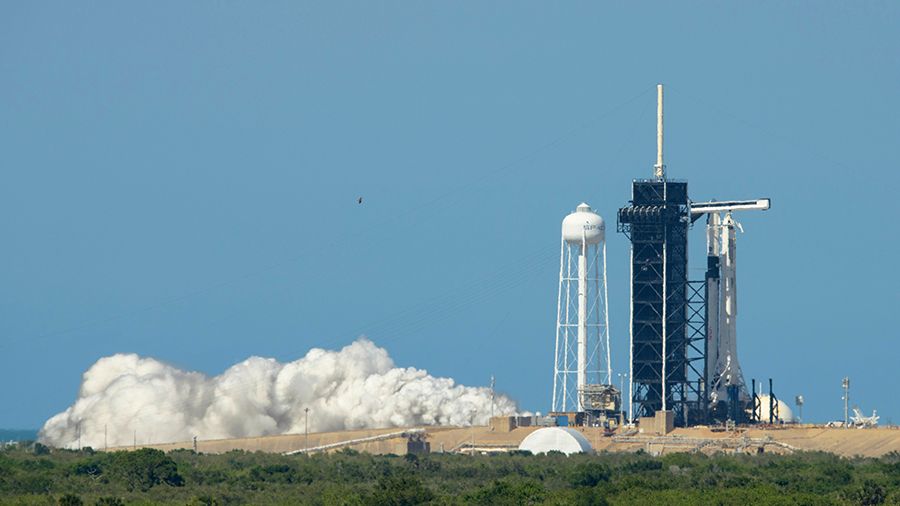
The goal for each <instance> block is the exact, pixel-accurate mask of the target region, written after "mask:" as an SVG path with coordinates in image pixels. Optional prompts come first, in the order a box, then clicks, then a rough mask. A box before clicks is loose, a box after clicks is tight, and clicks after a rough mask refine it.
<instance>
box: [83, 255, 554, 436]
mask: <svg viewBox="0 0 900 506" xmlns="http://www.w3.org/2000/svg"><path fill="white" fill-rule="evenodd" d="M555 251H556V247H555V246H553V247H545V248H541V249H540V250H538V251H537V252H535V253H532V254H530V255H528V256H526V257H524V258H522V259H521V260H519V261H517V262H515V263H513V264H511V265H509V266H508V267H506V268H505V269H501V270H499V271H497V272H493V273H490V274H488V275H486V276H482V277H480V278H477V279H475V280H472V281H470V282H468V283H466V284H465V285H463V286H461V287H459V288H456V289H453V290H449V291H447V292H445V293H443V294H441V295H438V296H436V297H433V298H431V299H429V300H427V301H424V302H423V303H420V304H418V305H415V306H412V307H410V308H407V309H404V310H402V311H399V312H397V313H395V314H394V315H392V316H390V317H387V318H384V319H382V320H379V321H378V323H380V327H379V330H378V331H376V333H378V334H379V335H383V336H385V337H384V339H382V340H378V341H376V340H375V339H371V337H370V334H369V333H367V334H366V335H367V337H370V340H372V341H373V342H374V343H375V344H376V345H379V346H380V345H381V344H383V343H385V342H392V341H396V340H398V339H401V338H402V337H403V336H393V337H387V336H390V335H392V334H391V333H392V331H391V328H394V329H400V330H397V332H403V334H404V335H408V334H410V333H412V332H415V331H416V330H420V329H421V328H424V327H427V326H429V325H432V324H433V323H436V322H437V321H440V320H443V319H446V318H448V317H450V316H452V315H453V314H456V313H459V312H460V311H464V310H465V309H466V308H467V307H470V306H471V305H473V304H478V303H480V302H483V301H484V300H487V299H489V298H491V297H494V296H496V295H498V294H499V293H503V292H505V291H508V290H510V289H512V288H515V287H517V286H521V285H522V284H525V283H528V287H529V288H530V287H531V286H532V285H533V284H534V282H535V280H536V279H537V278H538V277H539V276H540V274H542V273H543V272H545V271H546V270H547V268H549V267H550V266H552V265H555V257H554V256H553V254H552V253H555ZM527 290H528V289H527V288H526V290H525V291H523V292H522V294H521V295H520V296H519V298H518V300H517V301H516V303H515V304H514V305H513V308H511V309H510V310H509V311H508V312H507V313H506V316H504V318H503V319H502V320H501V321H500V323H499V324H498V326H497V327H496V328H495V329H494V331H493V332H492V333H491V334H490V335H489V336H488V338H486V339H485V342H486V341H487V339H489V338H490V337H491V336H492V335H493V334H494V333H495V332H496V330H497V329H499V327H500V325H502V323H503V321H505V319H506V318H508V316H509V315H510V314H511V313H512V310H513V309H515V307H516V306H517V305H518V303H519V301H521V299H522V298H523V296H524V294H525V292H527ZM405 321H406V322H408V321H412V322H413V323H412V325H407V324H404V323H400V324H399V325H398V322H405ZM360 328H361V329H369V328H375V326H364V327H360ZM367 332H368V331H367ZM355 337H358V336H354V338H355ZM337 339H343V337H339V338H336V339H335V338H333V339H330V340H329V341H335V340H337ZM482 346H483V343H482ZM479 349H480V347H479ZM308 352H309V350H305V351H304V352H302V353H299V354H296V353H295V354H292V355H297V357H296V358H295V359H294V360H296V359H298V358H301V357H302V356H305V354H306V353H308ZM294 360H285V359H284V357H283V356H282V357H279V362H280V363H281V364H287V363H290V362H293V361H294ZM181 372H183V373H185V375H190V374H192V373H191V372H190V371H181ZM194 374H196V373H194ZM205 378H206V379H207V380H211V379H212V378H209V377H205ZM261 381H265V382H266V384H265V387H266V388H267V389H268V390H271V388H272V387H273V386H274V382H272V381H271V378H262V377H252V378H251V377H238V378H231V379H230V381H229V384H228V387H227V392H228V394H229V395H231V396H236V397H239V396H245V395H246V394H248V393H250V392H252V391H253V390H255V389H257V388H259V387H260V382H261ZM215 386H216V387H218V388H220V389H225V388H226V387H225V386H224V385H215ZM173 397H176V398H177V397H179V396H178V395H174V396H173ZM188 401H189V399H181V400H180V401H179V402H178V403H177V404H176V405H174V406H171V408H172V410H173V412H175V413H190V412H192V411H194V410H193V409H192V408H193V406H189V405H187V403H188ZM104 414H105V415H106V416H102V415H104ZM94 415H95V416H96V415H100V416H97V418H98V420H96V421H92V420H82V421H80V422H79V423H80V424H81V427H82V431H83V430H84V429H85V428H86V427H93V428H94V429H95V430H99V429H100V428H105V426H113V427H115V428H116V429H115V430H118V427H119V426H121V425H123V424H124V423H125V422H128V421H133V419H134V418H135V415H134V414H132V413H112V412H107V413H99V414H98V413H94ZM196 415H200V416H197V418H198V419H199V418H203V416H202V414H195V416H196ZM132 430H137V431H138V432H140V430H138V429H135V428H134V426H133V425H129V426H128V430H127V431H126V432H127V433H128V434H130V433H131V432H130V431H132ZM167 442H172V441H167ZM148 444H149V443H148Z"/></svg>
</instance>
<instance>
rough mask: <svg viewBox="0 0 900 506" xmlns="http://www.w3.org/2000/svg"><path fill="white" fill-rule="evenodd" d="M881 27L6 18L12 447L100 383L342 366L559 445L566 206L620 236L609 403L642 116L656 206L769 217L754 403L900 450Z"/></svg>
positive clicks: (891, 18) (892, 190)
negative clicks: (85, 376) (379, 354)
mask: <svg viewBox="0 0 900 506" xmlns="http://www.w3.org/2000/svg"><path fill="white" fill-rule="evenodd" d="M898 22H900V5H898V4H896V3H892V2H868V3H863V4H851V3H835V2H817V3H815V4H810V3H800V2H793V3H791V2H789V3H784V2H771V3H767V2H754V3H752V4H749V3H747V4H718V3H697V2H694V3H677V4H671V3H571V2H553V3H532V2H514V3H513V2H494V3H489V4H483V3H476V2H452V3H451V2H445V3H435V2H409V3H398V2H385V3H378V4H368V3H345V2H285V3H276V2H268V3H265V4H257V3H202V2H196V3H187V4H186V3H183V2H174V3H167V2H154V3H152V4H150V3H138V2H86V3H77V4H73V3H66V2H59V3H54V2H45V3H33V2H24V3H7V4H6V5H4V7H3V15H2V16H0V75H2V76H3V78H2V79H0V132H2V135H0V232H2V234H0V237H2V246H0V266H2V267H0V353H2V356H3V363H4V366H3V367H2V368H0V384H2V389H3V392H4V394H3V395H4V397H5V399H4V402H3V407H2V408H0V427H15V428H37V427H40V426H41V425H42V424H43V423H44V421H46V420H47V419H48V418H49V417H51V416H52V415H54V414H56V413H58V412H60V411H63V410H64V409H65V408H67V407H68V406H69V405H70V404H71V403H72V402H74V400H75V398H76V395H77V389H78V385H79V381H80V378H81V374H82V373H83V372H84V371H85V370H87V368H88V367H89V366H90V365H91V364H93V363H94V362H95V361H96V360H97V359H99V358H100V357H104V356H108V355H111V354H114V353H117V352H135V353H138V354H140V355H142V356H150V357H155V358H158V359H161V360H165V361H167V362H170V363H172V364H175V365H178V366H179V367H183V368H186V369H190V370H197V371H201V372H204V373H206V374H210V375H216V374H219V373H221V372H223V371H224V370H225V369H227V368H228V367H230V366H232V365H233V364H235V363H236V362H239V361H242V360H244V359H245V358H247V357H249V356H251V355H259V356H264V357H275V358H277V359H279V360H282V361H289V360H295V359H297V358H299V357H301V356H303V355H304V354H305V353H306V352H307V351H308V350H309V349H310V348H312V347H326V348H330V349H336V348H340V347H341V346H344V345H346V344H349V343H350V342H352V341H353V340H354V339H355V338H356V337H357V336H358V335H360V334H366V335H367V336H369V337H370V338H371V339H372V340H373V341H374V342H375V343H376V344H377V345H379V346H382V347H385V348H386V349H387V350H388V352H389V353H390V355H391V356H392V357H393V358H394V360H395V361H396V363H397V365H400V366H403V367H409V366H413V367H416V368H420V369H426V370H428V372H429V373H430V374H433V375H436V376H444V377H453V378H454V379H456V380H457V381H458V382H459V383H462V384H465V385H473V386H477V385H487V384H488V383H489V381H490V377H491V376H492V375H493V376H495V377H496V378H497V387H498V389H500V390H504V391H506V392H508V393H509V394H510V395H512V396H513V397H515V398H516V399H518V400H519V401H520V402H521V406H522V408H523V409H528V410H532V411H542V412H546V411H548V410H549V407H550V401H551V395H552V377H553V353H554V350H553V346H554V344H553V343H554V332H555V318H556V314H555V312H556V297H557V289H558V262H559V259H558V251H559V233H560V223H561V221H562V219H563V218H564V217H565V216H566V214H568V213H569V212H571V211H572V210H574V208H575V206H577V205H578V204H579V203H580V202H582V201H587V202H588V203H589V204H590V205H592V206H593V207H594V208H596V209H598V211H599V213H600V214H601V215H602V216H603V217H604V218H605V219H606V220H607V223H608V224H610V233H609V234H608V266H609V270H610V272H609V294H610V326H611V329H610V330H611V332H610V333H611V348H612V354H613V368H614V374H615V373H617V372H623V371H625V370H626V369H627V357H628V348H627V342H628V252H629V243H628V241H627V239H626V237H625V236H623V235H622V234H615V233H613V230H614V226H613V225H614V223H615V212H616V210H617V209H618V208H619V207H622V206H624V205H626V204H627V202H628V200H629V198H630V184H631V180H632V179H633V178H644V177H650V176H651V174H652V166H653V164H654V163H655V160H656V119H655V117H654V116H655V100H656V95H655V86H656V84H657V83H664V84H665V85H666V104H665V118H666V123H665V124H666V137H665V141H666V149H665V161H666V165H667V167H668V173H669V176H670V177H673V178H682V179H687V180H688V181H689V184H690V195H691V197H692V198H693V200H695V201H708V200H711V199H713V198H715V199H718V200H732V199H755V198H761V197H769V198H771V199H772V209H771V210H769V211H766V212H745V213H742V214H740V215H739V216H737V219H738V221H740V222H741V223H742V225H743V227H744V230H745V233H744V234H742V235H741V236H740V237H739V238H738V250H739V256H738V259H739V260H738V286H739V294H740V296H739V308H740V314H739V317H738V348H739V351H738V352H739V357H740V363H741V365H742V368H743V372H744V376H745V377H746V378H747V380H748V381H749V379H750V378H757V379H767V378H770V377H771V378H774V380H775V390H776V394H777V395H778V396H779V397H780V398H781V399H784V400H786V401H788V403H789V405H791V406H793V399H794V396H796V395H803V396H804V399H805V401H806V403H805V405H804V409H803V417H804V420H805V421H811V422H825V421H828V420H833V419H840V418H842V417H843V401H842V400H841V396H842V390H841V378H843V377H845V376H849V377H850V378H851V405H854V404H857V405H859V407H860V408H861V409H863V410H864V411H866V412H871V410H872V409H877V410H878V413H879V414H880V415H881V416H882V418H881V422H882V423H885V422H887V420H888V418H891V417H893V420H894V421H900V405H898V402H897V400H896V399H898V398H900V382H898V381H897V380H896V378H895V375H894V374H893V373H892V372H893V371H894V369H895V368H896V367H895V364H896V357H897V356H898V354H900V339H898V337H900V335H898V326H897V324H896V319H895V318H894V316H895V315H896V314H897V303H898V302H900V298H898V295H897V286H898V285H900V274H898V269H897V268H896V267H895V266H894V265H895V264H896V258H895V257H896V256H897V251H898V250H900V230H898V224H897V220H896V219H895V215H896V208H897V204H898V202H900V182H897V178H896V176H895V173H896V169H895V167H894V165H895V162H891V160H892V159H893V158H894V157H895V156H896V148H897V144H898V141H897V139H898V138H900V126H898V125H900V123H898V121H897V115H898V112H900V99H898V94H897V92H896V89H897V82H900V75H898V74H900V61H898V58H900V56H898V52H897V48H898V47H900V46H898V43H900V35H898V31H897V30H896V27H897V25H898V24H900V23H898ZM359 197H362V198H363V202H362V204H358V203H357V199H358V198H359ZM690 240H691V257H692V260H691V267H693V268H695V270H692V273H693V277H695V278H696V279H700V278H701V277H702V275H703V271H702V270H700V269H701V268H702V267H703V265H704V259H703V255H704V235H703V229H702V225H701V224H700V223H698V226H697V227H695V229H694V230H693V231H692V232H691V236H690ZM454 294H455V295H454ZM428 304H434V306H428Z"/></svg>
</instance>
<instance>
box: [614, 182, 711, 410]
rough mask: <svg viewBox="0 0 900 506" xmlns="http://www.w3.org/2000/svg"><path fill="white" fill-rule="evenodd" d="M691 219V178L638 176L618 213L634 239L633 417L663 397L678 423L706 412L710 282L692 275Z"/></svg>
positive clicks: (620, 228)
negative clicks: (689, 265)
mask: <svg viewBox="0 0 900 506" xmlns="http://www.w3.org/2000/svg"><path fill="white" fill-rule="evenodd" d="M690 224H691V223H690V201H689V199H688V186H687V182H686V181H675V180H662V181H656V180H635V181H634V183H633V185H632V194H631V204H630V205H629V206H627V207H623V208H621V209H619V213H618V216H617V231H618V232H622V233H624V234H626V235H627V236H628V238H629V239H630V240H631V290H632V292H631V293H632V295H631V304H632V309H631V343H632V344H631V353H632V359H631V360H632V362H631V371H632V377H631V381H632V385H633V389H634V393H633V397H632V399H631V400H632V403H633V404H634V406H635V409H634V413H633V416H635V417H643V416H654V414H655V412H656V411H658V410H661V409H663V399H664V398H665V409H666V410H671V411H673V412H674V416H675V425H676V426H680V427H685V426H690V425H695V424H699V423H705V421H706V416H705V414H706V412H707V406H706V402H705V399H706V395H705V392H704V391H705V388H704V385H705V384H706V380H705V378H706V371H705V368H706V360H705V357H706V346H707V339H706V334H707V329H706V283H705V282H704V281H696V282H689V281H688V249H687V245H688V240H687V234H688V229H689V227H690ZM663 364H665V381H663ZM664 396H665V397H664Z"/></svg>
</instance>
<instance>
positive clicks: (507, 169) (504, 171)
mask: <svg viewBox="0 0 900 506" xmlns="http://www.w3.org/2000/svg"><path fill="white" fill-rule="evenodd" d="M653 89H655V86H653V87H650V88H647V89H646V90H644V91H642V92H641V93H639V94H638V95H636V96H634V97H632V98H631V99H629V100H627V101H626V102H624V103H622V104H619V105H618V106H616V107H613V108H612V109H609V110H607V111H606V112H604V113H602V114H600V115H599V116H597V117H595V118H594V119H592V120H590V121H588V122H587V123H584V124H583V125H581V126H579V127H577V128H575V129H574V130H572V131H570V132H568V133H566V134H564V135H562V136H560V137H558V138H556V139H554V140H553V141H551V142H549V143H547V144H545V145H544V146H542V147H540V148H538V149H536V150H535V151H532V152H531V153H529V154H527V155H525V156H522V157H520V158H518V159H516V160H513V161H512V162H509V163H508V164H506V165H503V166H501V167H500V168H498V169H496V170H494V171H492V172H489V173H487V174H485V175H483V176H481V177H479V178H476V179H474V180H472V181H470V182H468V183H466V184H464V185H462V186H459V187H457V188H455V189H453V190H451V191H449V192H446V193H444V194H443V195H440V196H439V197H437V198H434V199H432V200H430V201H428V202H425V203H424V204H421V205H419V206H416V207H413V208H411V209H409V210H408V211H405V212H402V213H400V214H398V215H396V216H394V217H392V218H389V219H387V220H384V221H382V222H379V223H377V224H375V225H372V226H371V227H369V228H366V229H363V230H361V231H358V232H356V233H353V234H348V235H345V236H343V237H341V238H340V239H337V240H334V241H332V242H330V243H328V244H326V245H323V246H321V247H319V248H315V249H312V250H310V251H306V252H304V253H301V254H299V255H296V256H294V257H291V258H289V259H287V260H284V261H282V262H278V263H275V264H272V265H269V266H267V267H263V268H261V269H258V270H255V271H252V272H250V273H247V274H244V275H242V276H238V277H234V278H231V279H228V280H226V281H223V282H221V283H218V284H215V285H212V286H209V287H206V288H203V289H200V290H196V291H193V292H190V293H187V294H184V295H181V296H178V297H174V298H171V299H168V300H165V301H163V302H160V303H157V304H151V305H148V306H144V307H142V308H139V309H135V310H133V311H128V312H125V313H122V314H119V315H115V316H111V317H109V318H102V319H98V320H94V321H91V322H88V323H84V324H81V325H75V326H72V327H68V328H65V329H62V330H57V331H54V332H48V333H44V334H39V335H36V336H32V337H27V338H23V339H19V340H16V341H11V342H8V343H4V344H0V349H3V348H7V347H10V346H15V345H19V344H24V343H28V342H31V341H36V340H40V339H47V338H51V337H56V336H60V335H64V334H68V333H71V332H75V331H78V330H84V329H87V328H91V327H95V326H98V325H103V324H105V323H110V322H114V321H117V320H121V319H124V318H128V317H131V316H135V315H138V314H142V313H146V312H148V311H152V310H154V309H159V308H162V307H165V306H168V305H170V304H174V303H176V302H180V301H183V300H186V299H191V298H193V297H196V296H199V295H202V294H205V293H208V292H211V291H214V290H218V289H220V288H223V287H225V286H228V285H231V284H233V283H236V282H239V281H243V280H245V279H248V278H252V277H255V276H258V275H260V274H263V273H265V272H268V271H271V270H273V269H277V268H279V267H283V266H285V265H288V264H290V263H293V262H296V261H297V260H300V259H302V258H306V257H308V256H310V255H313V254H315V253H320V252H322V251H326V250H328V249H331V248H333V247H335V246H338V245H340V244H342V243H345V242H347V241H350V240H351V239H355V238H357V237H359V236H361V235H364V234H366V233H368V232H371V231H373V230H376V229H378V228H381V227H383V226H385V225H387V224H389V223H392V222H395V221H397V220H399V219H401V218H403V217H405V216H408V215H411V214H413V213H416V212H417V211H420V210H421V209H424V208H427V207H429V206H432V205H434V204H435V203H437V202H440V201H442V200H445V199H447V198H449V197H451V196H453V195H456V194H458V193H459V192H462V191H463V190H466V189H468V188H470V187H472V186H475V185H477V184H479V183H481V182H482V181H485V180H487V181H488V183H487V184H486V185H485V186H488V185H490V184H493V183H495V182H496V181H499V180H500V179H502V178H504V177H505V176H507V175H508V174H509V173H511V172H514V171H515V170H517V169H519V168H521V167H524V166H526V165H528V164H529V163H531V162H532V161H534V160H536V159H538V158H540V157H541V156H543V155H545V154H546V153H548V152H550V151H552V150H554V149H556V148H558V147H559V146H560V145H562V144H564V143H566V142H567V141H569V140H570V139H572V138H573V137H575V136H577V135H578V134H580V133H582V132H584V131H585V130H587V129H589V128H591V127H593V126H594V125H596V124H597V123H598V122H600V121H601V120H602V119H604V118H607V117H608V116H610V115H612V114H614V113H615V112H617V111H619V110H620V109H622V108H624V107H625V106H627V105H629V104H631V103H632V102H634V101H635V100H638V99H639V98H641V97H642V96H644V95H645V94H647V93H648V92H649V91H651V90H653ZM472 193H474V192H472ZM470 195H471V193H470ZM462 200H463V199H457V200H455V201H454V202H453V203H452V204H451V205H455V204H456V203H458V202H460V201H462ZM448 207H449V206H448ZM445 209H446V207H445Z"/></svg>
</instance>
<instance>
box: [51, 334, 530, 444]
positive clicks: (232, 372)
mask: <svg viewBox="0 0 900 506" xmlns="http://www.w3.org/2000/svg"><path fill="white" fill-rule="evenodd" d="M493 403H494V408H493V410H494V413H508V414H512V413H515V412H516V404H515V402H514V401H513V400H512V399H510V398H509V397H507V396H505V395H499V394H494V401H493ZM306 408H309V431H310V432H326V431H336V430H353V429H370V428H388V427H410V426H417V425H460V426H468V425H469V424H470V423H471V422H472V416H473V413H472V410H473V409H474V410H475V418H474V422H475V424H476V425H478V424H480V425H484V424H486V423H487V421H488V418H489V417H490V413H491V393H490V389H489V388H487V387H466V386H462V385H455V384H454V381H453V379H450V378H435V377H433V376H429V375H428V373H427V372H426V371H424V370H418V369H415V368H412V367H410V368H406V369H404V368H400V367H396V366H395V365H394V361H393V360H392V359H391V357H390V356H388V353H387V351H386V350H384V349H383V348H379V347H377V346H375V345H374V344H373V343H372V342H371V341H369V340H367V339H365V338H364V337H361V338H360V339H359V340H358V341H356V342H354V343H353V344H351V345H349V346H346V347H345V348H344V349H342V350H341V351H327V350H322V349H313V350H311V351H310V352H309V353H308V354H307V355H306V356H305V357H303V358H301V359H299V360H297V361H295V362H290V363H287V364H282V363H280V362H278V361H276V360H275V359H271V358H260V357H251V358H248V359H247V360H245V361H243V362H241V363H240V364H237V365H235V366H234V367H231V368H230V369H228V370H227V371H225V373H224V374H222V375H220V376H216V377H214V378H209V377H207V376H205V375H203V374H200V373H197V372H185V371H182V370H179V369H177V368H175V367H172V366H170V365H166V364H164V363H162V362H160V361H158V360H155V359H152V358H140V357H138V356H137V355H135V354H117V355H114V356H112V357H105V358H101V359H100V360H98V361H97V363H95V364H94V365H93V366H91V368H90V369H88V370H87V372H85V373H84V375H83V376H82V382H81V388H80V390H79V392H78V399H77V400H76V401H75V404H74V405H72V406H71V407H69V409H67V410H66V411H64V412H62V413H60V414H58V415H56V416H54V417H53V418H51V419H50V420H48V421H47V423H46V424H44V427H43V428H42V429H41V431H40V441H41V442H42V443H44V444H48V445H51V446H56V447H69V448H72V447H76V446H77V445H78V444H79V438H80V444H81V445H82V446H92V447H94V448H103V447H104V445H108V446H126V445H131V444H132V443H133V442H134V439H136V440H137V442H138V443H139V444H151V443H167V442H179V441H190V440H191V439H192V438H193V437H194V436H197V438H198V439H201V440H202V439H222V438H238V437H257V436H266V435H273V434H302V433H303V432H304V430H305V423H306V412H305V411H304V410H305V409H306ZM135 434H136V436H135Z"/></svg>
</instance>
